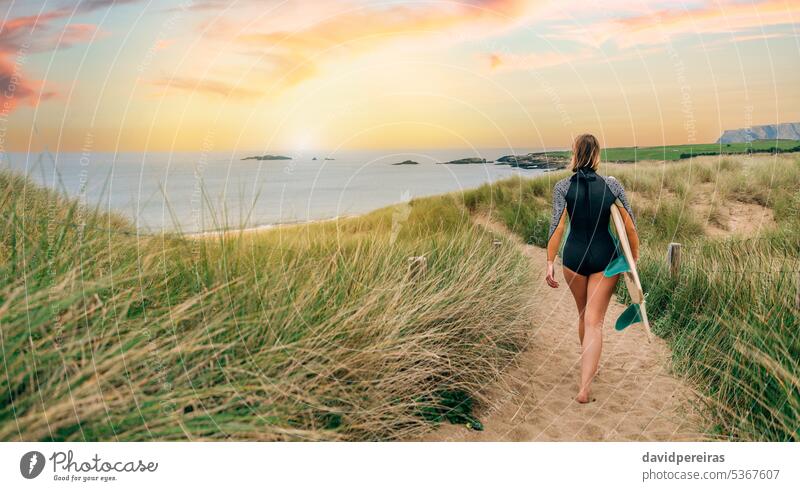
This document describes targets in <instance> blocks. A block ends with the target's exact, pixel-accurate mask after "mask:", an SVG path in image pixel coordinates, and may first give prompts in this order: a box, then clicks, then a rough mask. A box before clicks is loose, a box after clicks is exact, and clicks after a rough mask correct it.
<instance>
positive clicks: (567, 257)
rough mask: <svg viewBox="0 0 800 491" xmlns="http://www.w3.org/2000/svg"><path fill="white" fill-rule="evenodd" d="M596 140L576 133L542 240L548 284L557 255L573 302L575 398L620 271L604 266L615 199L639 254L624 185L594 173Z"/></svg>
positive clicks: (582, 391) (596, 356)
mask: <svg viewBox="0 0 800 491" xmlns="http://www.w3.org/2000/svg"><path fill="white" fill-rule="evenodd" d="M599 166H600V145H599V144H598V143H597V139H596V138H595V137H594V136H592V135H581V136H579V137H578V138H576V139H575V143H574V144H573V146H572V172H573V175H572V176H570V177H567V178H564V179H562V180H560V181H558V182H557V183H556V185H555V187H554V188H553V218H552V222H551V224H550V236H549V238H548V241H547V277H546V281H547V284H548V285H550V286H551V287H552V288H558V282H557V281H556V280H555V277H554V274H553V273H554V266H553V261H554V260H555V257H556V254H558V255H560V256H561V262H562V265H563V270H564V279H565V280H566V281H567V284H568V285H569V289H570V291H572V296H573V297H575V304H576V305H577V307H578V337H579V338H580V341H581V381H580V388H579V390H578V395H577V397H576V398H575V399H576V400H577V401H578V402H580V403H582V404H584V403H587V402H589V388H590V385H591V383H592V379H593V378H594V376H595V373H596V372H597V366H598V363H599V361H600V352H601V350H602V347H603V336H602V327H603V320H604V318H605V315H606V309H607V308H608V302H609V300H610V299H611V294H612V293H613V292H614V287H615V286H616V284H617V280H618V279H619V275H618V274H617V275H614V276H611V277H606V276H605V275H604V274H603V271H604V270H605V269H606V266H608V264H609V263H610V262H611V261H612V260H614V259H615V258H616V257H617V255H618V254H620V252H619V251H618V250H617V246H616V241H615V240H614V238H613V237H612V236H611V233H610V230H609V220H610V216H611V206H614V203H615V202H616V201H617V200H619V201H620V202H621V203H622V207H620V213H621V214H622V217H623V220H624V221H625V229H626V232H627V236H628V240H629V241H630V244H631V250H632V252H633V257H634V260H638V259H639V237H638V236H637V234H636V226H635V222H634V220H633V213H632V212H631V208H630V205H629V204H628V200H627V198H626V197H625V190H624V189H623V188H622V184H620V182H619V181H617V180H616V179H614V178H613V177H610V176H601V175H600V174H597V172H596V171H597V169H598V167H599Z"/></svg>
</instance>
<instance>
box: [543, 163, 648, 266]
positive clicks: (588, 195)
mask: <svg viewBox="0 0 800 491" xmlns="http://www.w3.org/2000/svg"><path fill="white" fill-rule="evenodd" d="M618 199H619V200H620V201H621V202H622V204H623V206H624V208H625V209H624V210H623V214H627V215H629V216H630V217H631V222H632V221H633V214H632V213H631V211H630V207H629V205H628V201H627V199H626V198H625V192H624V190H623V188H622V185H621V184H620V183H619V181H617V180H616V179H614V178H613V177H604V176H601V175H599V174H597V173H596V172H595V171H593V170H591V169H588V168H586V169H579V170H578V171H577V172H575V173H574V174H573V175H572V176H571V177H568V178H566V179H563V180H561V181H559V182H558V183H557V184H556V186H555V188H554V190H553V222H552V224H551V227H550V237H549V240H548V259H550V260H552V258H551V257H550V256H551V255H553V253H552V252H551V251H554V250H555V248H556V247H557V248H558V250H559V251H560V253H561V261H562V263H563V264H564V266H565V267H567V268H569V269H570V270H572V271H574V272H576V273H578V274H580V275H584V276H588V275H591V274H593V273H598V272H601V271H603V270H605V269H606V267H607V266H608V264H609V263H610V262H611V261H612V260H614V259H615V258H616V257H617V256H618V255H619V254H620V252H619V251H618V250H617V243H616V241H615V239H614V238H613V237H612V235H611V232H610V228H609V221H610V220H611V206H612V205H614V203H615V202H616V201H617V200H618ZM625 212H627V213H625ZM565 213H566V215H564V214H565ZM632 228H633V226H632V225H631V229H632ZM557 229H560V230H559V233H558V234H555V232H556V230H557ZM633 234H635V230H634V231H633ZM554 235H555V236H556V237H554ZM628 235H629V236H630V235H631V232H630V231H629V232H628ZM554 240H557V241H558V244H551V243H550V242H551V241H554ZM636 242H637V245H638V238H637V240H636Z"/></svg>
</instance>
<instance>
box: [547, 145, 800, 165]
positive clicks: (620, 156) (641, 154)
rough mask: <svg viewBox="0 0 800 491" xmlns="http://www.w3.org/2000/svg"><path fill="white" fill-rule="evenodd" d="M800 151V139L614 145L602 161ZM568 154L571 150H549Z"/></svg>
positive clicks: (557, 153) (551, 153) (554, 153)
mask: <svg viewBox="0 0 800 491" xmlns="http://www.w3.org/2000/svg"><path fill="white" fill-rule="evenodd" d="M783 152H800V141H796V140H756V141H753V142H750V143H700V144H691V145H666V146H661V147H616V148H605V149H603V150H602V159H603V161H605V162H638V161H642V160H681V159H686V158H690V157H698V156H704V155H738V154H746V153H783ZM548 155H552V156H557V157H563V158H568V157H569V156H570V155H571V152H569V151H564V152H548Z"/></svg>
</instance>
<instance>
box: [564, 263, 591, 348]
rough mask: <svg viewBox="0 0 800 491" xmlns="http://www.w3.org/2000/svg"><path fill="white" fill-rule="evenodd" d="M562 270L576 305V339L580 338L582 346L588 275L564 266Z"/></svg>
mask: <svg viewBox="0 0 800 491" xmlns="http://www.w3.org/2000/svg"><path fill="white" fill-rule="evenodd" d="M562 270H563V272H564V279H565V280H566V281H567V285H569V290H570V291H571V292H572V297H573V298H574V299H575V306H576V307H578V339H580V341H581V346H583V333H584V331H585V330H586V321H585V313H586V290H587V285H588V281H589V277H588V276H583V275H580V274H578V273H576V272H574V271H572V270H571V269H569V268H568V267H566V266H564V267H563V268H562Z"/></svg>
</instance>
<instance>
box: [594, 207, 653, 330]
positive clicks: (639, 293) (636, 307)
mask: <svg viewBox="0 0 800 491" xmlns="http://www.w3.org/2000/svg"><path fill="white" fill-rule="evenodd" d="M622 206H623V205H622V203H621V202H620V201H619V200H616V201H615V202H614V204H613V205H611V223H612V225H613V227H614V231H615V232H616V235H617V241H618V244H619V247H620V249H621V250H622V256H621V257H620V258H618V259H617V260H615V261H613V262H612V264H610V265H609V267H608V268H606V271H605V274H606V276H613V275H614V274H622V277H623V278H624V280H625V287H626V288H627V289H628V294H630V296H631V301H632V302H633V305H631V306H630V307H628V309H626V311H625V312H623V313H622V315H620V317H619V319H617V330H622V329H624V328H625V327H627V326H628V325H629V324H634V323H636V322H637V321H638V322H641V323H642V325H643V326H644V328H645V330H646V331H647V339H648V341H649V340H650V339H651V338H652V335H653V334H652V332H651V331H650V322H649V321H648V319H647V309H646V307H645V296H644V291H643V290H642V282H641V280H640V279H639V272H638V271H637V270H636V262H635V261H634V260H633V252H632V251H631V244H630V242H629V241H628V233H627V231H626V230H625V221H624V220H623V219H622V214H621V213H620V211H619V209H620V208H621V207H622ZM622 259H624V261H625V263H627V264H622V261H621V260H622ZM613 263H617V264H613ZM620 326H622V327H620Z"/></svg>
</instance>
